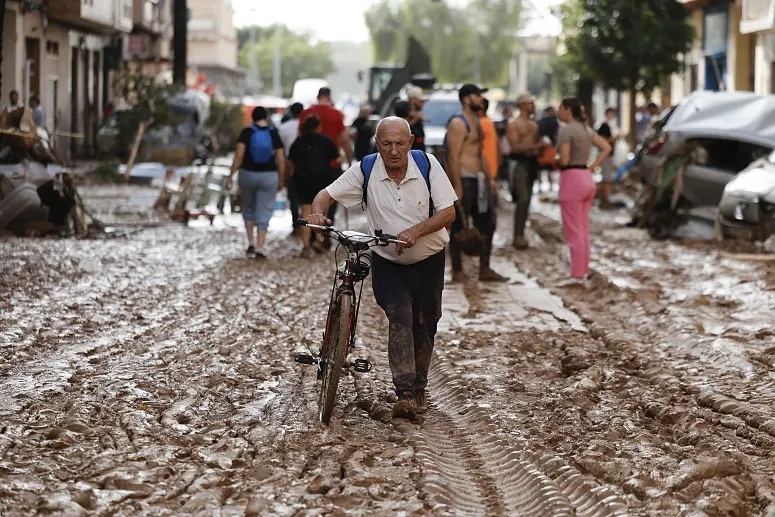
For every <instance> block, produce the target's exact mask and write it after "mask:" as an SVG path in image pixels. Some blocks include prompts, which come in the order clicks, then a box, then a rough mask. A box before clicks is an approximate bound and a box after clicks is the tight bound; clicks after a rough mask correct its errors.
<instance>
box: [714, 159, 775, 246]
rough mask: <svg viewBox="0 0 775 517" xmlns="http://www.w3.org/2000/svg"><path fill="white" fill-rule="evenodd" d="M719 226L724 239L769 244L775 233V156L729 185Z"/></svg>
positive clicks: (753, 165)
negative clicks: (766, 242) (765, 242)
mask: <svg viewBox="0 0 775 517" xmlns="http://www.w3.org/2000/svg"><path fill="white" fill-rule="evenodd" d="M717 222H718V231H719V232H720V235H719V236H720V237H722V238H739V239H747V240H751V241H766V240H767V239H768V238H769V237H770V236H771V235H772V234H773V233H775V152H773V153H771V154H770V155H769V156H768V157H767V158H763V159H760V160H756V161H755V162H753V163H752V164H750V165H749V166H748V167H747V168H746V169H745V170H744V171H742V172H741V173H740V174H738V175H737V176H736V177H735V179H733V180H732V181H730V182H729V183H728V184H727V186H726V187H725V188H724V194H723V195H722V197H721V202H720V203H719V207H718V219H717Z"/></svg>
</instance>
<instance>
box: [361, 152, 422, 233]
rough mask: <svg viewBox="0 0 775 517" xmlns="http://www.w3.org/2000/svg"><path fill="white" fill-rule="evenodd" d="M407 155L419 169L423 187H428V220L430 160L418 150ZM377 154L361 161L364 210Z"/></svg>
mask: <svg viewBox="0 0 775 517" xmlns="http://www.w3.org/2000/svg"><path fill="white" fill-rule="evenodd" d="M409 153H410V154H411V155H412V159H413V160H414V163H415V164H416V165H417V168H418V169H420V174H421V175H422V178H423V179H424V180H425V185H426V186H427V187H428V200H429V201H428V204H429V205H430V208H429V212H430V215H429V216H428V217H429V218H430V217H431V216H433V198H431V197H430V192H431V159H430V158H428V153H426V152H425V151H420V150H418V149H412V150H411V151H409ZM377 156H378V154H377V153H374V154H370V155H368V156H364V157H363V159H362V160H361V172H362V173H363V201H362V202H361V207H362V208H363V209H364V210H365V209H366V204H367V202H368V190H367V189H368V187H369V178H370V177H371V171H372V169H374V163H376V161H377Z"/></svg>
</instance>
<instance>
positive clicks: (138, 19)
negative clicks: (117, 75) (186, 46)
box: [122, 0, 175, 81]
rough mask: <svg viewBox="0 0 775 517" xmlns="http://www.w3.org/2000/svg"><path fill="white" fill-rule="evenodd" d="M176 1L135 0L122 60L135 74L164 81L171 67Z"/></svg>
mask: <svg viewBox="0 0 775 517" xmlns="http://www.w3.org/2000/svg"><path fill="white" fill-rule="evenodd" d="M174 3H175V2H174V0H134V3H133V7H134V16H133V20H134V24H133V28H132V33H131V34H129V35H128V36H127V37H126V45H124V48H123V52H122V58H123V60H124V61H127V62H129V64H130V65H131V67H132V68H133V71H134V72H136V73H140V74H142V75H146V76H151V77H154V78H156V79H157V80H159V81H162V80H165V79H166V77H167V75H168V74H167V72H168V71H169V70H170V69H171V67H172V29H173V22H172V15H173V11H172V9H173V5H174Z"/></svg>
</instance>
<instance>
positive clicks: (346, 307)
mask: <svg viewBox="0 0 775 517" xmlns="http://www.w3.org/2000/svg"><path fill="white" fill-rule="evenodd" d="M334 303H336V306H335V307H334V313H333V314H332V315H331V317H332V321H331V326H330V329H331V336H330V337H327V342H326V346H325V349H326V351H325V357H323V358H322V359H323V361H324V367H323V383H322V384H321V386H320V398H319V399H318V405H319V408H320V413H319V416H320V421H321V422H323V423H324V424H328V422H329V421H330V420H331V414H332V413H333V412H334V406H335V405H336V390H337V388H338V387H339V377H340V376H341V375H342V365H343V364H344V354H345V351H346V350H347V342H348V341H349V339H350V320H351V319H352V311H353V297H352V295H351V294H346V293H345V294H340V295H339V296H338V297H337V298H336V300H335V302H334Z"/></svg>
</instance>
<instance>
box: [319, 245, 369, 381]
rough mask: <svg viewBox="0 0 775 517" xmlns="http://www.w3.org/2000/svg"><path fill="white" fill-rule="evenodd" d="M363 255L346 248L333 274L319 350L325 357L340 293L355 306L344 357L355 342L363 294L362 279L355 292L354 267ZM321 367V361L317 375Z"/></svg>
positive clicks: (320, 373) (320, 372)
mask: <svg viewBox="0 0 775 517" xmlns="http://www.w3.org/2000/svg"><path fill="white" fill-rule="evenodd" d="M363 255H364V253H363V252H360V251H354V250H347V258H346V259H345V261H344V263H343V264H342V266H340V267H338V268H337V271H336V274H335V275H334V284H333V286H332V287H331V297H330V300H329V304H328V316H327V317H326V326H325V330H324V332H323V344H322V346H321V350H320V356H321V357H327V355H326V352H327V346H328V341H329V337H330V336H331V324H332V319H333V318H332V316H333V315H334V308H335V304H336V303H337V299H338V298H339V296H341V295H342V294H349V295H351V296H352V297H353V302H354V304H353V305H354V306H355V310H354V311H353V312H352V313H351V314H350V322H349V324H348V331H349V336H348V339H347V348H346V349H345V352H344V356H345V358H347V355H348V354H349V352H350V348H351V347H352V346H353V344H354V342H355V330H356V328H357V324H358V314H359V313H360V308H361V295H362V294H363V281H362V280H361V288H360V291H359V292H358V294H357V295H356V293H355V287H356V284H357V283H358V280H357V279H356V276H355V273H356V268H358V267H359V264H360V260H361V257H362V256H363ZM364 279H365V277H364ZM323 367H324V365H323V364H322V362H321V363H319V364H318V377H320V376H321V375H322V374H323Z"/></svg>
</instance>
